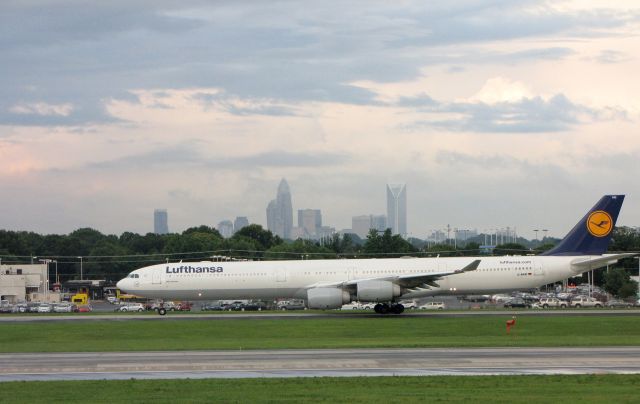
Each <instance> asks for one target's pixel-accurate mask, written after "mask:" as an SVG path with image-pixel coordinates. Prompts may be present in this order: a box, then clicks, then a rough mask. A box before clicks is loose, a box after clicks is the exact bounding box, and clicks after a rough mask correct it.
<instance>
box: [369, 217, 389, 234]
mask: <svg viewBox="0 0 640 404" xmlns="http://www.w3.org/2000/svg"><path fill="white" fill-rule="evenodd" d="M371 228H372V229H376V230H378V231H385V230H387V217H386V216H385V215H371Z"/></svg>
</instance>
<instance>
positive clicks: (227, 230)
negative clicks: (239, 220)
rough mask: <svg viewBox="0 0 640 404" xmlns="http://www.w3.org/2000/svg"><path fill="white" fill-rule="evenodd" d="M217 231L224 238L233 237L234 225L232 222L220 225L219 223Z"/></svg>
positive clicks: (224, 221) (227, 221) (223, 222)
mask: <svg viewBox="0 0 640 404" xmlns="http://www.w3.org/2000/svg"><path fill="white" fill-rule="evenodd" d="M216 229H218V233H220V235H221V236H222V237H224V238H229V237H231V236H233V223H231V220H223V221H221V222H220V223H218V226H217V227H216Z"/></svg>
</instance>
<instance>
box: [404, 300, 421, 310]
mask: <svg viewBox="0 0 640 404" xmlns="http://www.w3.org/2000/svg"><path fill="white" fill-rule="evenodd" d="M400 304H401V305H403V306H404V308H405V310H415V309H417V308H418V305H417V304H416V302H415V301H413V300H407V301H404V302H400Z"/></svg>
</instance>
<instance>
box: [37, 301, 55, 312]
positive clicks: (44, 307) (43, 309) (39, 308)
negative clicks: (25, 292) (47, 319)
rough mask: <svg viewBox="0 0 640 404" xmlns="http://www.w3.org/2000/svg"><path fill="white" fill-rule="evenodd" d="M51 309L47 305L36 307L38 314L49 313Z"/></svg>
mask: <svg viewBox="0 0 640 404" xmlns="http://www.w3.org/2000/svg"><path fill="white" fill-rule="evenodd" d="M52 310H53V308H52V307H51V305H50V304H49V303H42V304H40V305H38V313H51V311H52Z"/></svg>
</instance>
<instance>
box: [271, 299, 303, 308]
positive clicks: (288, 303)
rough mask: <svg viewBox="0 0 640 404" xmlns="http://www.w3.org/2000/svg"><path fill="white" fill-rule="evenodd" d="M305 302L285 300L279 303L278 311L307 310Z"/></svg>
mask: <svg viewBox="0 0 640 404" xmlns="http://www.w3.org/2000/svg"><path fill="white" fill-rule="evenodd" d="M306 309H307V307H306V306H305V305H304V300H284V301H281V302H278V310H306Z"/></svg>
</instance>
